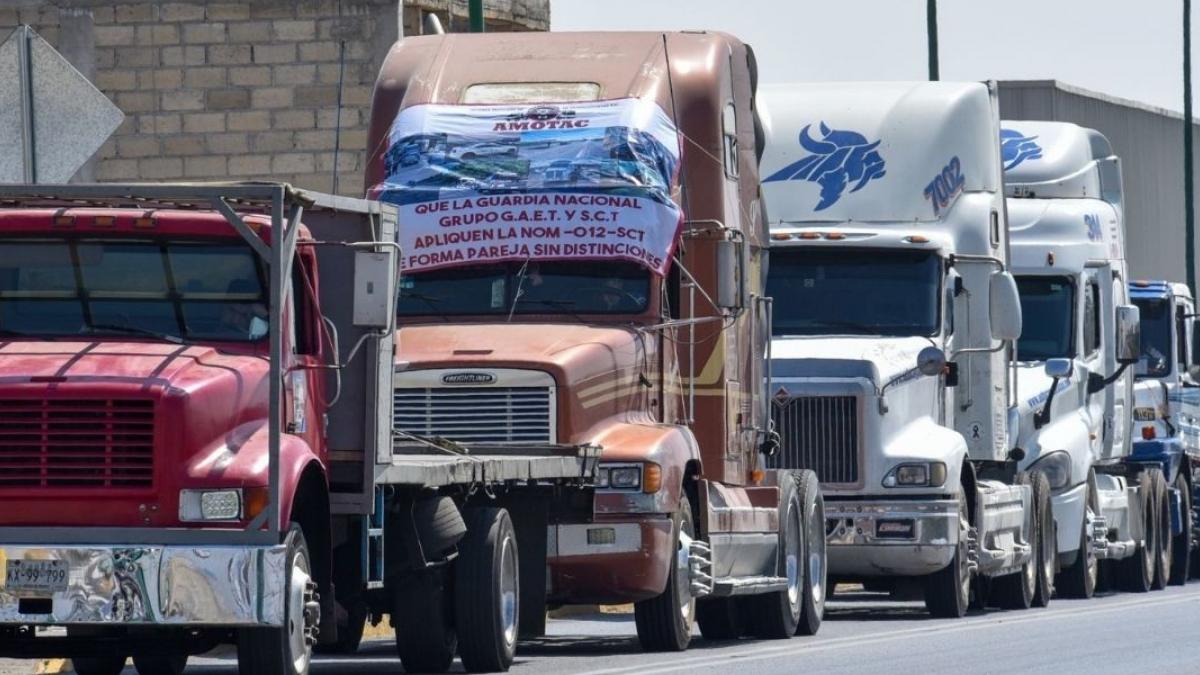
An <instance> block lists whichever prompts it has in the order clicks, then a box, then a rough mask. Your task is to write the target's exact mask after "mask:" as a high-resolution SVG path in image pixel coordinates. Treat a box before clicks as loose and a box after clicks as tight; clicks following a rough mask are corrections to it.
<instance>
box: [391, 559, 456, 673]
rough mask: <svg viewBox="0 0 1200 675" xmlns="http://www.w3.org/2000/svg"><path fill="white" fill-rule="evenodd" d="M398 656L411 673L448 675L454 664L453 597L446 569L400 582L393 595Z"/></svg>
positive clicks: (417, 575)
mask: <svg viewBox="0 0 1200 675" xmlns="http://www.w3.org/2000/svg"><path fill="white" fill-rule="evenodd" d="M392 627H393V628H394V629H395V633H396V654H397V655H398V656H399V657H400V663H401V664H403V665H404V670H405V671H406V672H410V673H444V672H446V671H447V670H449V669H450V664H452V663H454V651H455V650H456V649H457V648H458V635H457V633H455V631H454V609H453V594H452V591H451V588H450V584H449V579H448V575H447V573H446V569H445V568H440V569H433V570H428V571H426V572H420V573H417V574H413V575H410V576H407V577H405V578H404V579H399V580H397V581H396V582H395V583H394V588H393V593H392Z"/></svg>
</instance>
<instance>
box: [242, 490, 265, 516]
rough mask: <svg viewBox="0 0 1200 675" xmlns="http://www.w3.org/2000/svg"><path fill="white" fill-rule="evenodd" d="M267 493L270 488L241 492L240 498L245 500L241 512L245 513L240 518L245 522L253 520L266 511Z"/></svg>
mask: <svg viewBox="0 0 1200 675" xmlns="http://www.w3.org/2000/svg"><path fill="white" fill-rule="evenodd" d="M269 493H270V488H265V487H252V488H246V489H245V491H244V492H243V497H242V498H243V499H244V500H245V504H244V505H243V510H244V511H245V513H244V514H243V516H242V517H243V518H245V519H246V520H254V519H255V518H256V517H258V514H260V513H262V512H263V511H266V510H267V496H268V494H269Z"/></svg>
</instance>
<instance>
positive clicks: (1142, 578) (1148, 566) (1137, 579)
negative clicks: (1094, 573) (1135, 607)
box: [1115, 470, 1158, 593]
mask: <svg viewBox="0 0 1200 675" xmlns="http://www.w3.org/2000/svg"><path fill="white" fill-rule="evenodd" d="M1150 474H1151V472H1150V471H1149V470H1148V471H1143V472H1142V473H1141V474H1139V475H1138V500H1139V502H1140V504H1141V507H1142V530H1143V531H1144V532H1145V537H1144V538H1143V539H1142V541H1141V543H1139V544H1138V545H1137V550H1136V551H1134V553H1133V555H1132V556H1130V557H1128V558H1125V559H1124V560H1118V561H1116V562H1117V566H1116V570H1115V571H1116V576H1117V583H1118V584H1119V585H1120V586H1121V588H1123V589H1125V590H1127V591H1132V592H1134V593H1145V592H1146V591H1149V590H1150V585H1151V584H1152V583H1153V582H1154V561H1155V555H1156V553H1157V551H1158V543H1157V542H1155V541H1154V540H1155V539H1156V538H1157V537H1156V535H1157V534H1158V512H1157V511H1156V510H1155V508H1154V507H1155V503H1154V480H1153V478H1152V477H1151V475H1150Z"/></svg>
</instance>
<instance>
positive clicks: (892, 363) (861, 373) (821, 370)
mask: <svg viewBox="0 0 1200 675" xmlns="http://www.w3.org/2000/svg"><path fill="white" fill-rule="evenodd" d="M931 344H933V343H932V342H931V341H930V340H929V339H927V338H919V337H905V338H880V337H872V336H838V337H825V336H822V337H783V338H775V339H774V340H772V341H771V376H772V377H847V378H849V377H861V378H867V379H870V380H871V381H872V382H874V383H875V384H876V385H878V386H883V385H884V384H886V383H887V382H889V381H890V380H892V379H894V378H896V377H899V376H901V375H904V374H906V373H909V372H911V371H912V370H913V369H914V368H916V366H917V354H918V353H920V351H921V350H922V349H924V348H926V347H928V346H930V345H931Z"/></svg>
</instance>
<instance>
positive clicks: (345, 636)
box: [313, 600, 370, 654]
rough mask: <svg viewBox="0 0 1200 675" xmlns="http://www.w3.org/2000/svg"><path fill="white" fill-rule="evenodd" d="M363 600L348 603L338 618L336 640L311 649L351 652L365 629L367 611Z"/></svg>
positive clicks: (356, 649) (334, 652) (360, 641)
mask: <svg viewBox="0 0 1200 675" xmlns="http://www.w3.org/2000/svg"><path fill="white" fill-rule="evenodd" d="M369 611H370V610H369V609H368V607H367V603H366V601H365V600H358V601H356V602H354V603H353V604H352V605H350V609H349V610H348V611H347V612H346V616H345V617H341V618H339V619H338V626H337V642H334V643H332V644H327V645H322V644H318V645H315V646H314V647H313V651H315V652H316V653H318V654H353V653H354V652H356V651H358V646H359V645H361V644H362V638H363V631H365V630H366V629H367V614H368V613H369Z"/></svg>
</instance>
